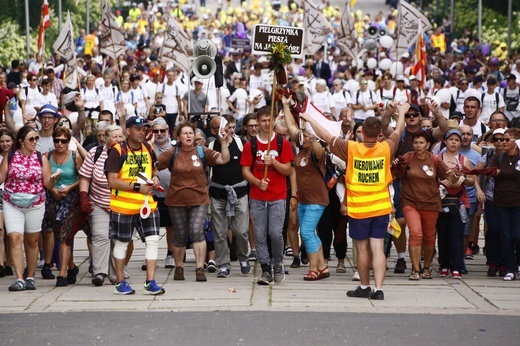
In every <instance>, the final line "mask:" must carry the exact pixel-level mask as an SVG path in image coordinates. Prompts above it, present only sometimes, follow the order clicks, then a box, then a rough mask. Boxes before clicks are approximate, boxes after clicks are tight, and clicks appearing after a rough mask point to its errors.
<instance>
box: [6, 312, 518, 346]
mask: <svg viewBox="0 0 520 346" xmlns="http://www.w3.org/2000/svg"><path fill="white" fill-rule="evenodd" d="M0 317H1V318H0V344H1V345H111V346H117V345H124V346H128V345H190V346H195V345H345V344H346V345H385V346H386V345H388V346H391V345H399V346H406V345H452V346H458V345H469V344H478V345H498V344H502V345H515V344H516V345H517V344H518V333H519V332H520V330H519V326H520V318H519V317H517V316H515V317H505V316H482V315H450V316H442V317H441V316H436V315H426V314H421V315H419V314H407V315H396V314H385V315H373V314H367V313H350V314H346V313H325V314H324V313H314V312H306V313H290V312H289V313H288V312H278V313H270V312H199V313H177V312H153V313H151V312H134V313H124V312H87V313H46V314H45V313H44V314H42V313H40V314H9V315H0Z"/></svg>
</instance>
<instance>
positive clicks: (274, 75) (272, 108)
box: [253, 72, 276, 180]
mask: <svg viewBox="0 0 520 346" xmlns="http://www.w3.org/2000/svg"><path fill="white" fill-rule="evenodd" d="M275 95H276V72H274V73H273V91H272V95H271V119H270V121H269V137H268V138H267V153H268V155H271V137H272V136H273V130H274V129H273V128H274V99H275ZM254 159H255V158H253V160H254ZM268 169H269V166H267V165H265V169H264V180H266V179H267V171H268Z"/></svg>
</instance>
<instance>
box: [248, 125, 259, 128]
mask: <svg viewBox="0 0 520 346" xmlns="http://www.w3.org/2000/svg"><path fill="white" fill-rule="evenodd" d="M259 126H260V125H246V127H249V128H251V127H259Z"/></svg>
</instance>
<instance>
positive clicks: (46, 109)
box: [38, 104, 60, 118]
mask: <svg viewBox="0 0 520 346" xmlns="http://www.w3.org/2000/svg"><path fill="white" fill-rule="evenodd" d="M44 114H52V115H54V116H55V117H56V118H58V117H59V116H60V115H59V114H58V109H57V108H56V107H54V106H53V105H51V104H46V105H44V106H43V107H42V108H41V110H40V113H38V116H39V117H41V116H42V115H44Z"/></svg>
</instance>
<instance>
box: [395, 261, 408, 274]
mask: <svg viewBox="0 0 520 346" xmlns="http://www.w3.org/2000/svg"><path fill="white" fill-rule="evenodd" d="M406 268H407V267H406V260H405V259H404V258H398V259H397V262H396V263H395V268H394V273H395V274H404V272H405V270H406Z"/></svg>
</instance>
